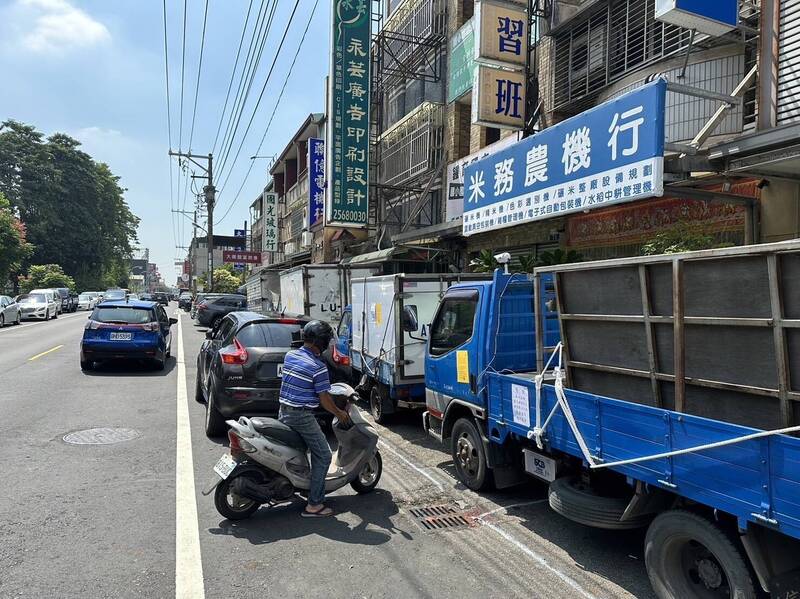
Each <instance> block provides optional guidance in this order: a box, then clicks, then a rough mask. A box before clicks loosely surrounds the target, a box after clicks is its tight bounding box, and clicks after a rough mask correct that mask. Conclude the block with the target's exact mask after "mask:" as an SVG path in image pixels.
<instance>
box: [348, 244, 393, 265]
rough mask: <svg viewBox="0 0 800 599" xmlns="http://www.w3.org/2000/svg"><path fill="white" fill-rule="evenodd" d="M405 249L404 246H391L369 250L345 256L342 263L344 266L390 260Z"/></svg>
mask: <svg viewBox="0 0 800 599" xmlns="http://www.w3.org/2000/svg"><path fill="white" fill-rule="evenodd" d="M404 251H405V250H403V248H398V247H391V248H387V249H385V250H377V251H375V252H367V253H366V254H360V255H358V256H350V257H349V258H343V259H342V262H341V264H342V266H347V265H353V264H379V263H382V262H388V261H389V260H391V259H392V258H393V257H394V256H395V255H397V254H400V253H403V252H404Z"/></svg>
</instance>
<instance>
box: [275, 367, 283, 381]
mask: <svg viewBox="0 0 800 599" xmlns="http://www.w3.org/2000/svg"><path fill="white" fill-rule="evenodd" d="M276 376H277V377H278V378H282V377H283V364H278V374H277V375H276Z"/></svg>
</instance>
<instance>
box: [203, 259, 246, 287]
mask: <svg viewBox="0 0 800 599" xmlns="http://www.w3.org/2000/svg"><path fill="white" fill-rule="evenodd" d="M200 281H201V282H202V284H203V288H204V289H206V290H208V273H206V274H204V275H203V276H201V277H200ZM241 285H242V277H241V275H239V274H237V273H236V272H235V271H234V270H233V264H223V265H222V266H220V267H219V268H215V269H214V289H213V291H214V293H236V290H237V289H238V288H239V287H240V286H241Z"/></svg>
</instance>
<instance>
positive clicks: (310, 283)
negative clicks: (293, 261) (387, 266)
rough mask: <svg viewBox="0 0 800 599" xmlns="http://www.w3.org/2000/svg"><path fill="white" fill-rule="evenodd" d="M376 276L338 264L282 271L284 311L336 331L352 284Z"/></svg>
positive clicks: (348, 298)
mask: <svg viewBox="0 0 800 599" xmlns="http://www.w3.org/2000/svg"><path fill="white" fill-rule="evenodd" d="M376 272H377V269H376V268H370V267H361V268H351V267H348V266H341V265H339V264H305V265H303V266H295V267H294V268H290V269H288V270H284V271H281V274H280V288H281V306H280V307H281V310H282V311H284V312H288V313H294V314H307V315H308V316H311V317H312V318H316V319H318V320H324V321H326V322H329V323H330V324H332V325H333V326H334V327H335V326H336V325H337V324H338V323H339V320H340V319H341V317H342V308H343V307H344V306H345V305H347V303H348V302H349V301H350V280H351V279H353V278H357V277H358V278H360V277H369V276H371V275H374V274H375V273H376Z"/></svg>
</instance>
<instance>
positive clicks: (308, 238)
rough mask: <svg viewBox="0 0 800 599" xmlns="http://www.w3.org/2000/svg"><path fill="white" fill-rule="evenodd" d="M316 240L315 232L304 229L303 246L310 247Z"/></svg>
mask: <svg viewBox="0 0 800 599" xmlns="http://www.w3.org/2000/svg"><path fill="white" fill-rule="evenodd" d="M313 242H314V234H313V233H312V232H311V231H304V232H303V236H302V238H301V244H302V246H303V247H309V246H311V244H312V243H313Z"/></svg>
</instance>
